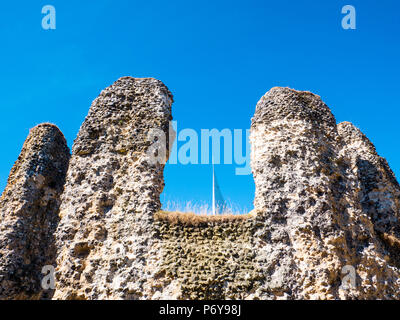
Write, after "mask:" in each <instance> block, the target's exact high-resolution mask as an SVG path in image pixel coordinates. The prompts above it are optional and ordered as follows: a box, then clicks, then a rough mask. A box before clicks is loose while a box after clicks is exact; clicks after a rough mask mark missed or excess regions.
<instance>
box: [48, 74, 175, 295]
mask: <svg viewBox="0 0 400 320" xmlns="http://www.w3.org/2000/svg"><path fill="white" fill-rule="evenodd" d="M172 102H173V98H172V94H171V93H170V92H169V90H168V89H167V87H166V86H164V84H163V83H162V82H160V81H158V80H155V79H153V78H143V79H138V78H131V77H124V78H121V79H119V80H118V81H116V82H115V83H114V84H113V85H111V86H110V87H108V88H106V89H104V90H103V91H102V92H101V94H100V96H99V97H98V98H96V99H95V100H94V102H93V103H92V106H91V108H90V110H89V114H88V116H87V117H86V119H85V121H84V123H83V124H82V127H81V129H80V131H79V134H78V137H77V138H76V140H75V142H74V146H73V150H72V158H71V162H70V167H69V170H68V174H67V181H66V186H65V191H64V193H63V195H62V206H61V209H60V217H61V221H60V224H59V226H58V229H57V233H56V236H57V244H58V258H57V264H58V267H57V273H56V279H57V281H56V293H55V296H54V298H56V299H140V298H146V297H147V296H148V294H149V291H148V290H151V289H148V288H147V287H146V285H147V282H148V281H149V279H152V277H153V275H152V273H153V267H152V263H151V259H155V258H156V256H155V254H150V253H149V252H150V251H151V250H152V246H153V245H154V241H155V236H154V235H155V230H154V223H153V215H154V213H155V212H156V211H157V210H159V209H160V207H161V204H160V200H159V196H160V193H161V192H162V189H163V186H164V183H163V169H164V164H163V163H162V164H151V161H150V159H149V156H148V155H147V151H148V149H149V146H150V145H151V144H153V143H154V142H155V141H156V140H155V138H151V139H149V136H148V135H149V132H150V130H151V129H158V130H161V131H162V132H164V133H165V134H166V136H167V137H168V131H169V120H171V119H172V116H171V105H172Z"/></svg>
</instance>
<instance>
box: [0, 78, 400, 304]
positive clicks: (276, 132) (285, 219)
mask: <svg viewBox="0 0 400 320" xmlns="http://www.w3.org/2000/svg"><path fill="white" fill-rule="evenodd" d="M172 103H173V98H172V94H171V93H170V92H169V90H168V89H167V87H166V86H165V85H164V84H163V83H161V82H160V81H158V80H155V79H152V78H144V79H137V78H131V77H124V78H121V79H119V80H118V81H116V82H115V83H114V84H113V85H111V86H110V87H108V88H106V89H105V90H103V91H102V92H101V94H100V96H99V97H98V98H97V99H95V100H94V102H93V104H92V106H91V108H90V110H89V114H88V116H87V117H86V119H85V121H84V123H83V124H82V127H81V129H80V131H79V133H78V136H77V138H76V140H75V142H74V145H73V148H72V155H71V158H70V155H69V150H68V148H67V146H66V142H65V139H64V137H63V136H62V134H61V132H60V131H59V130H58V129H57V128H56V127H55V126H54V125H50V124H42V125H39V126H37V127H35V128H34V129H32V130H31V133H30V135H29V136H28V138H27V140H26V142H25V144H24V147H23V149H22V152H21V155H20V157H19V158H18V160H17V162H16V163H15V165H14V167H13V169H12V170H11V173H10V177H9V180H8V185H7V187H6V189H5V191H4V192H3V195H2V197H1V203H0V216H1V221H0V239H1V240H0V298H1V299H48V298H53V299H228V298H229V299H377V298H379V299H399V298H400V277H399V276H400V227H399V220H398V219H399V214H400V186H399V184H398V182H397V180H396V178H395V176H394V174H393V172H392V171H391V169H390V168H389V165H388V164H387V162H386V160H385V159H383V158H381V157H380V156H379V155H378V154H377V153H376V150H375V148H374V146H373V144H372V143H371V142H370V141H369V140H368V138H367V137H365V135H363V134H362V133H361V132H360V130H359V129H358V128H356V127H355V126H354V125H352V124H351V123H348V122H344V123H340V124H338V125H337V124H336V120H335V118H334V116H333V115H332V113H331V111H330V110H329V108H328V107H327V106H326V105H325V104H324V103H323V101H322V100H321V99H320V97H319V96H317V95H314V94H312V93H310V92H301V91H296V90H293V89H288V88H273V89H271V90H270V91H269V92H267V93H266V94H265V95H264V96H263V97H262V98H261V100H260V101H259V102H258V104H257V107H256V111H255V114H254V117H253V119H252V125H251V137H250V140H251V146H252V153H251V162H252V171H253V176H254V180H255V185H256V194H255V200H254V210H253V211H252V212H251V213H249V214H248V215H245V216H238V217H229V216H223V217H198V216H194V215H190V214H179V213H166V212H162V211H160V208H161V204H160V200H159V196H160V193H161V192H162V189H163V186H164V182H163V169H164V164H163V163H156V164H154V163H153V162H152V161H151V159H150V158H149V153H148V150H149V147H150V146H151V145H152V144H153V143H154V142H155V140H154V139H152V138H150V139H149V134H148V133H149V130H151V129H158V130H161V131H162V132H164V133H165V135H166V137H168V136H169V132H168V131H169V121H170V120H171V119H172V113H171V105H172ZM171 136H172V135H171ZM169 143H172V141H169ZM44 265H54V266H55V267H56V273H55V284H56V287H55V290H44V289H43V288H42V287H41V285H40V281H41V278H42V277H43V274H41V268H42V267H43V266H44ZM344 266H351V267H353V268H354V269H355V270H356V286H355V287H352V286H349V287H345V286H342V277H343V275H342V268H343V267H344Z"/></svg>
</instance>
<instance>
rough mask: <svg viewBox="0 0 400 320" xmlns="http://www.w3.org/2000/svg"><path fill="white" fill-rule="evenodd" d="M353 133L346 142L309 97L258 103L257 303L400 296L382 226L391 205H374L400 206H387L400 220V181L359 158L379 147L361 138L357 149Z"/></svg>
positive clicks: (282, 94) (290, 93) (278, 92)
mask: <svg viewBox="0 0 400 320" xmlns="http://www.w3.org/2000/svg"><path fill="white" fill-rule="evenodd" d="M345 127H346V126H344V125H343V126H342V127H340V130H339V131H340V134H338V130H337V126H336V121H335V118H334V116H333V115H332V113H331V112H330V110H329V108H328V107H327V106H326V105H325V104H324V103H323V102H322V101H321V99H320V97H318V96H316V95H314V94H312V93H309V92H300V91H296V90H292V89H288V88H273V89H271V91H269V92H268V93H267V94H266V95H265V96H264V97H262V98H261V100H260V101H259V103H258V104H257V108H256V112H255V115H254V118H253V119H252V127H251V138H250V139H251V144H252V169H253V174H254V180H255V184H256V194H255V201H254V205H255V210H256V212H257V219H258V221H259V223H258V225H259V227H258V230H257V231H256V233H255V239H254V241H255V247H256V248H257V250H258V253H257V258H256V261H257V264H258V266H259V269H260V272H261V273H262V274H263V275H264V277H265V278H264V279H263V280H260V284H259V288H258V289H257V290H256V292H255V294H254V295H252V296H253V297H259V298H266V299H269V298H271V299H334V298H343V299H345V298H361V299H363V298H364V299H374V298H383V299H387V298H396V297H397V298H398V297H399V293H398V292H399V286H400V283H399V281H398V278H399V269H398V266H396V262H395V261H394V260H393V259H392V258H390V252H389V249H388V248H386V245H385V243H384V241H383V240H382V239H381V238H380V237H379V236H378V234H377V230H378V229H379V228H380V227H379V224H381V222H379V221H378V220H377V219H374V215H375V216H376V215H380V216H385V214H383V213H382V212H380V213H379V212H377V211H376V208H377V207H379V208H381V205H383V202H380V205H377V202H375V204H371V202H370V201H369V200H370V199H371V197H372V198H373V199H378V198H380V199H381V200H379V201H382V199H383V198H385V199H386V200H388V198H391V200H390V201H391V203H390V204H388V203H386V205H384V207H385V208H386V209H385V212H386V213H387V215H389V216H390V218H388V216H385V217H386V218H384V219H383V220H384V221H387V220H391V221H392V220H393V219H395V216H396V215H395V214H394V211H395V210H398V207H396V205H395V203H396V201H398V200H396V199H398V193H396V192H395V191H394V190H395V189H396V183H395V182H394V181H395V179H394V177H393V175H391V174H390V172H391V171H390V170H388V169H387V168H386V169H385V165H384V164H383V162H382V161H381V160H379V159H377V158H374V160H373V161H372V162H374V163H375V164H377V163H380V165H378V166H379V168H380V169H379V170H381V171H382V176H384V177H385V178H384V179H381V178H379V174H377V173H376V172H375V173H373V172H372V171H371V169H366V165H365V163H364V164H361V163H360V159H368V158H369V156H367V158H363V156H360V155H363V154H364V153H365V152H366V153H368V152H370V150H371V149H370V147H368V146H366V144H365V143H364V144H361V143H360V141H361V140H362V139H361V140H360V139H358V140H357V139H356V140H357V142H356V143H352V141H353V140H352V139H353V138H350V136H353V135H352V134H348V133H347V131H348V130H347V129H346V128H345ZM361 145H364V146H366V147H364V148H363V147H362V148H359V146H361ZM354 149H358V151H357V152H355V153H354V152H353V151H354ZM351 150H353V151H351ZM352 152H353V153H352ZM355 154H357V155H355ZM357 166H358V169H357V168H356V169H354V170H353V167H357ZM379 170H378V171H379ZM376 179H378V180H379V181H381V182H382V183H381V184H380V186H381V189H380V193H379V192H378V193H379V195H377V194H376V193H374V192H372V190H367V191H362V190H365V189H368V188H370V187H369V186H370V185H371V183H372V182H371V181H376ZM365 180H368V181H369V182H368V183H366V182H365ZM385 183H389V184H391V186H390V187H389V188H390V190H391V191H390V192H388V193H385V192H384V191H383V190H384V188H383V185H384V184H385ZM366 185H367V186H366ZM374 190H375V189H374ZM359 191H361V194H364V196H361V197H360V192H359ZM371 192H372V193H371ZM366 194H368V199H369V200H367V197H366V196H365V195H366ZM386 200H385V201H386ZM377 201H378V200H377ZM379 201H378V202H379ZM367 203H369V204H368V205H367ZM366 206H369V209H368V212H369V213H368V215H367V214H366V209H365V208H366ZM371 206H372V207H374V208H375V209H372V208H370V207H371ZM390 208H392V209H390ZM395 208H397V209H395ZM374 210H375V211H374ZM379 210H380V209H378V211H379ZM374 212H375V213H374ZM389 212H390V213H389ZM392 223H394V224H396V222H395V221H394V220H393V221H392ZM394 224H392V225H391V226H392V227H393V226H394ZM392 227H390V228H386V229H385V230H389V229H390V230H392V229H393V228H392ZM390 239H391V240H388V242H390V241H391V242H392V243H395V239H394V238H390ZM392 256H393V255H392ZM345 266H347V267H345ZM343 267H345V270H347V271H346V273H348V272H349V269H352V268H354V271H355V273H354V279H355V282H354V285H355V286H354V287H350V288H349V289H344V288H343V287H342V286H341V284H342V277H343V276H344V274H342V268H343ZM352 270H353V269H352Z"/></svg>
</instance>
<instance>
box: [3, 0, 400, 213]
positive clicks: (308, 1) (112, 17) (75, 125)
mask: <svg viewBox="0 0 400 320" xmlns="http://www.w3.org/2000/svg"><path fill="white" fill-rule="evenodd" d="M47 4H50V5H53V6H54V7H55V8H56V10H57V11H56V12H57V29H56V30H52V31H45V30H43V29H42V28H41V19H42V14H41V8H42V6H44V5H47ZM346 4H351V5H353V6H354V7H355V8H356V10H357V29H356V30H343V29H342V28H341V19H342V16H343V15H342V14H341V8H342V7H343V6H344V5H346ZM0 15H1V19H0V39H1V51H0V56H1V73H0V88H1V89H0V90H1V102H0V106H1V111H2V112H1V118H0V121H1V125H0V136H1V137H3V138H2V139H1V150H2V153H1V155H2V156H1V160H0V189H1V190H3V188H4V187H5V184H6V180H7V177H8V174H9V171H10V169H11V167H12V165H13V163H14V161H15V160H16V159H17V157H18V154H19V152H20V150H21V147H22V144H23V142H24V140H25V138H26V136H27V134H28V131H29V128H31V127H33V126H35V125H36V124H38V123H41V122H45V121H50V122H53V123H55V124H57V125H58V126H59V127H60V129H61V130H62V131H63V133H64V134H65V136H66V138H67V140H68V144H69V146H71V145H72V142H73V140H74V138H75V137H76V134H77V132H78V130H79V127H80V125H81V123H82V122H83V120H84V118H85V116H86V114H87V112H88V108H89V106H90V104H91V102H92V100H93V99H94V98H96V96H97V95H98V94H99V93H100V91H101V90H102V89H103V88H105V87H106V86H108V85H110V84H111V83H113V82H114V81H115V80H116V79H118V78H119V77H121V76H127V75H129V76H134V77H155V78H157V79H160V80H161V81H163V82H164V83H165V84H166V85H167V86H168V87H169V89H170V90H171V91H172V93H173V94H174V97H175V103H174V105H173V115H174V119H175V120H177V121H178V122H179V127H180V128H194V129H196V130H199V129H201V128H210V129H211V128H217V129H223V128H232V129H233V128H242V129H246V128H249V126H250V120H251V117H252V115H253V113H254V110H255V105H256V103H257V101H258V100H259V98H260V97H261V96H262V95H263V94H264V93H265V92H266V91H268V90H269V89H270V88H271V87H274V86H289V87H292V88H295V89H298V90H309V91H312V92H314V93H316V94H318V95H320V96H321V97H322V98H323V100H324V101H325V102H326V103H327V104H328V105H329V106H330V108H331V109H332V111H333V113H334V115H335V116H336V119H337V121H338V122H340V121H344V120H348V121H351V122H353V123H354V124H355V125H357V126H358V127H360V128H361V129H362V131H363V132H364V133H365V134H367V136H368V137H369V138H370V139H371V140H372V142H373V143H374V144H375V146H376V147H377V150H378V152H379V153H380V155H382V156H383V157H386V158H387V160H388V161H389V164H390V165H391V167H392V169H393V170H394V171H395V173H396V174H397V176H398V177H399V176H400V151H399V148H398V146H399V140H400V131H399V117H400V105H399V101H400V100H399V99H400V97H399V93H400V90H399V89H400V81H399V74H400V62H399V58H400V44H399V35H400V2H399V1H396V0H392V1H389V0H381V1H375V0H362V1H361V0H360V1H359V0H357V1H356V0H348V1H341V0H338V1H334V0H329V1H316V0H297V1H294V0H291V1H289V0H280V1H268V0H263V1H252V0H248V1H236V0H229V1H217V0H214V1H204V0H202V1H188V0H183V1H174V0H171V1H151V0H150V1H149V0H146V1H132V0H131V1H128V0H126V1H121V0H114V1H104V0H96V1H76V0H70V1H65V0H63V1H61V0H46V1H32V0H29V1H27V0H25V1H18V2H12V1H6V2H3V3H2V4H1V13H0ZM217 170H218V174H219V182H220V185H221V189H222V192H223V193H224V196H225V197H226V198H229V199H231V200H232V201H234V202H236V203H238V204H239V205H240V206H242V207H243V208H245V207H247V208H249V209H250V208H251V207H252V201H253V197H254V183H253V178H252V176H251V175H250V176H235V175H234V168H233V166H228V165H227V166H222V165H219V166H217ZM165 181H166V187H165V191H164V196H163V199H164V198H168V199H175V200H180V201H184V200H194V201H210V200H211V194H210V183H211V168H210V166H207V165H188V166H183V165H175V166H173V165H169V166H167V167H166V170H165Z"/></svg>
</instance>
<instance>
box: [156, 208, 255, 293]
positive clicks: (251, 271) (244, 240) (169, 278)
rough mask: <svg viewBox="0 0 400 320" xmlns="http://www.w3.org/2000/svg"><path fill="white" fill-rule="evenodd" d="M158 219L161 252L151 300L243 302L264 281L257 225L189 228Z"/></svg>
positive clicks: (249, 221)
mask: <svg viewBox="0 0 400 320" xmlns="http://www.w3.org/2000/svg"><path fill="white" fill-rule="evenodd" d="M163 215H164V214H163V213H160V214H158V215H157V221H156V228H157V236H158V237H159V239H160V242H161V246H160V249H159V252H158V268H157V272H156V273H155V277H154V279H153V283H152V286H153V287H154V288H156V290H155V292H154V294H153V295H152V297H151V298H152V299H244V298H246V297H247V296H248V295H249V293H250V292H251V291H252V290H253V287H254V284H255V283H256V280H259V279H260V277H262V274H260V272H259V270H258V269H257V268H256V267H257V266H256V265H255V263H254V258H255V253H256V252H255V250H254V248H253V245H252V243H253V241H252V237H253V233H254V232H253V230H254V219H252V218H251V217H246V219H241V220H235V219H232V220H229V219H227V221H213V220H212V219H209V220H208V221H204V222H200V223H195V224H193V223H184V222H182V221H169V220H168V219H165V218H163Z"/></svg>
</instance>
